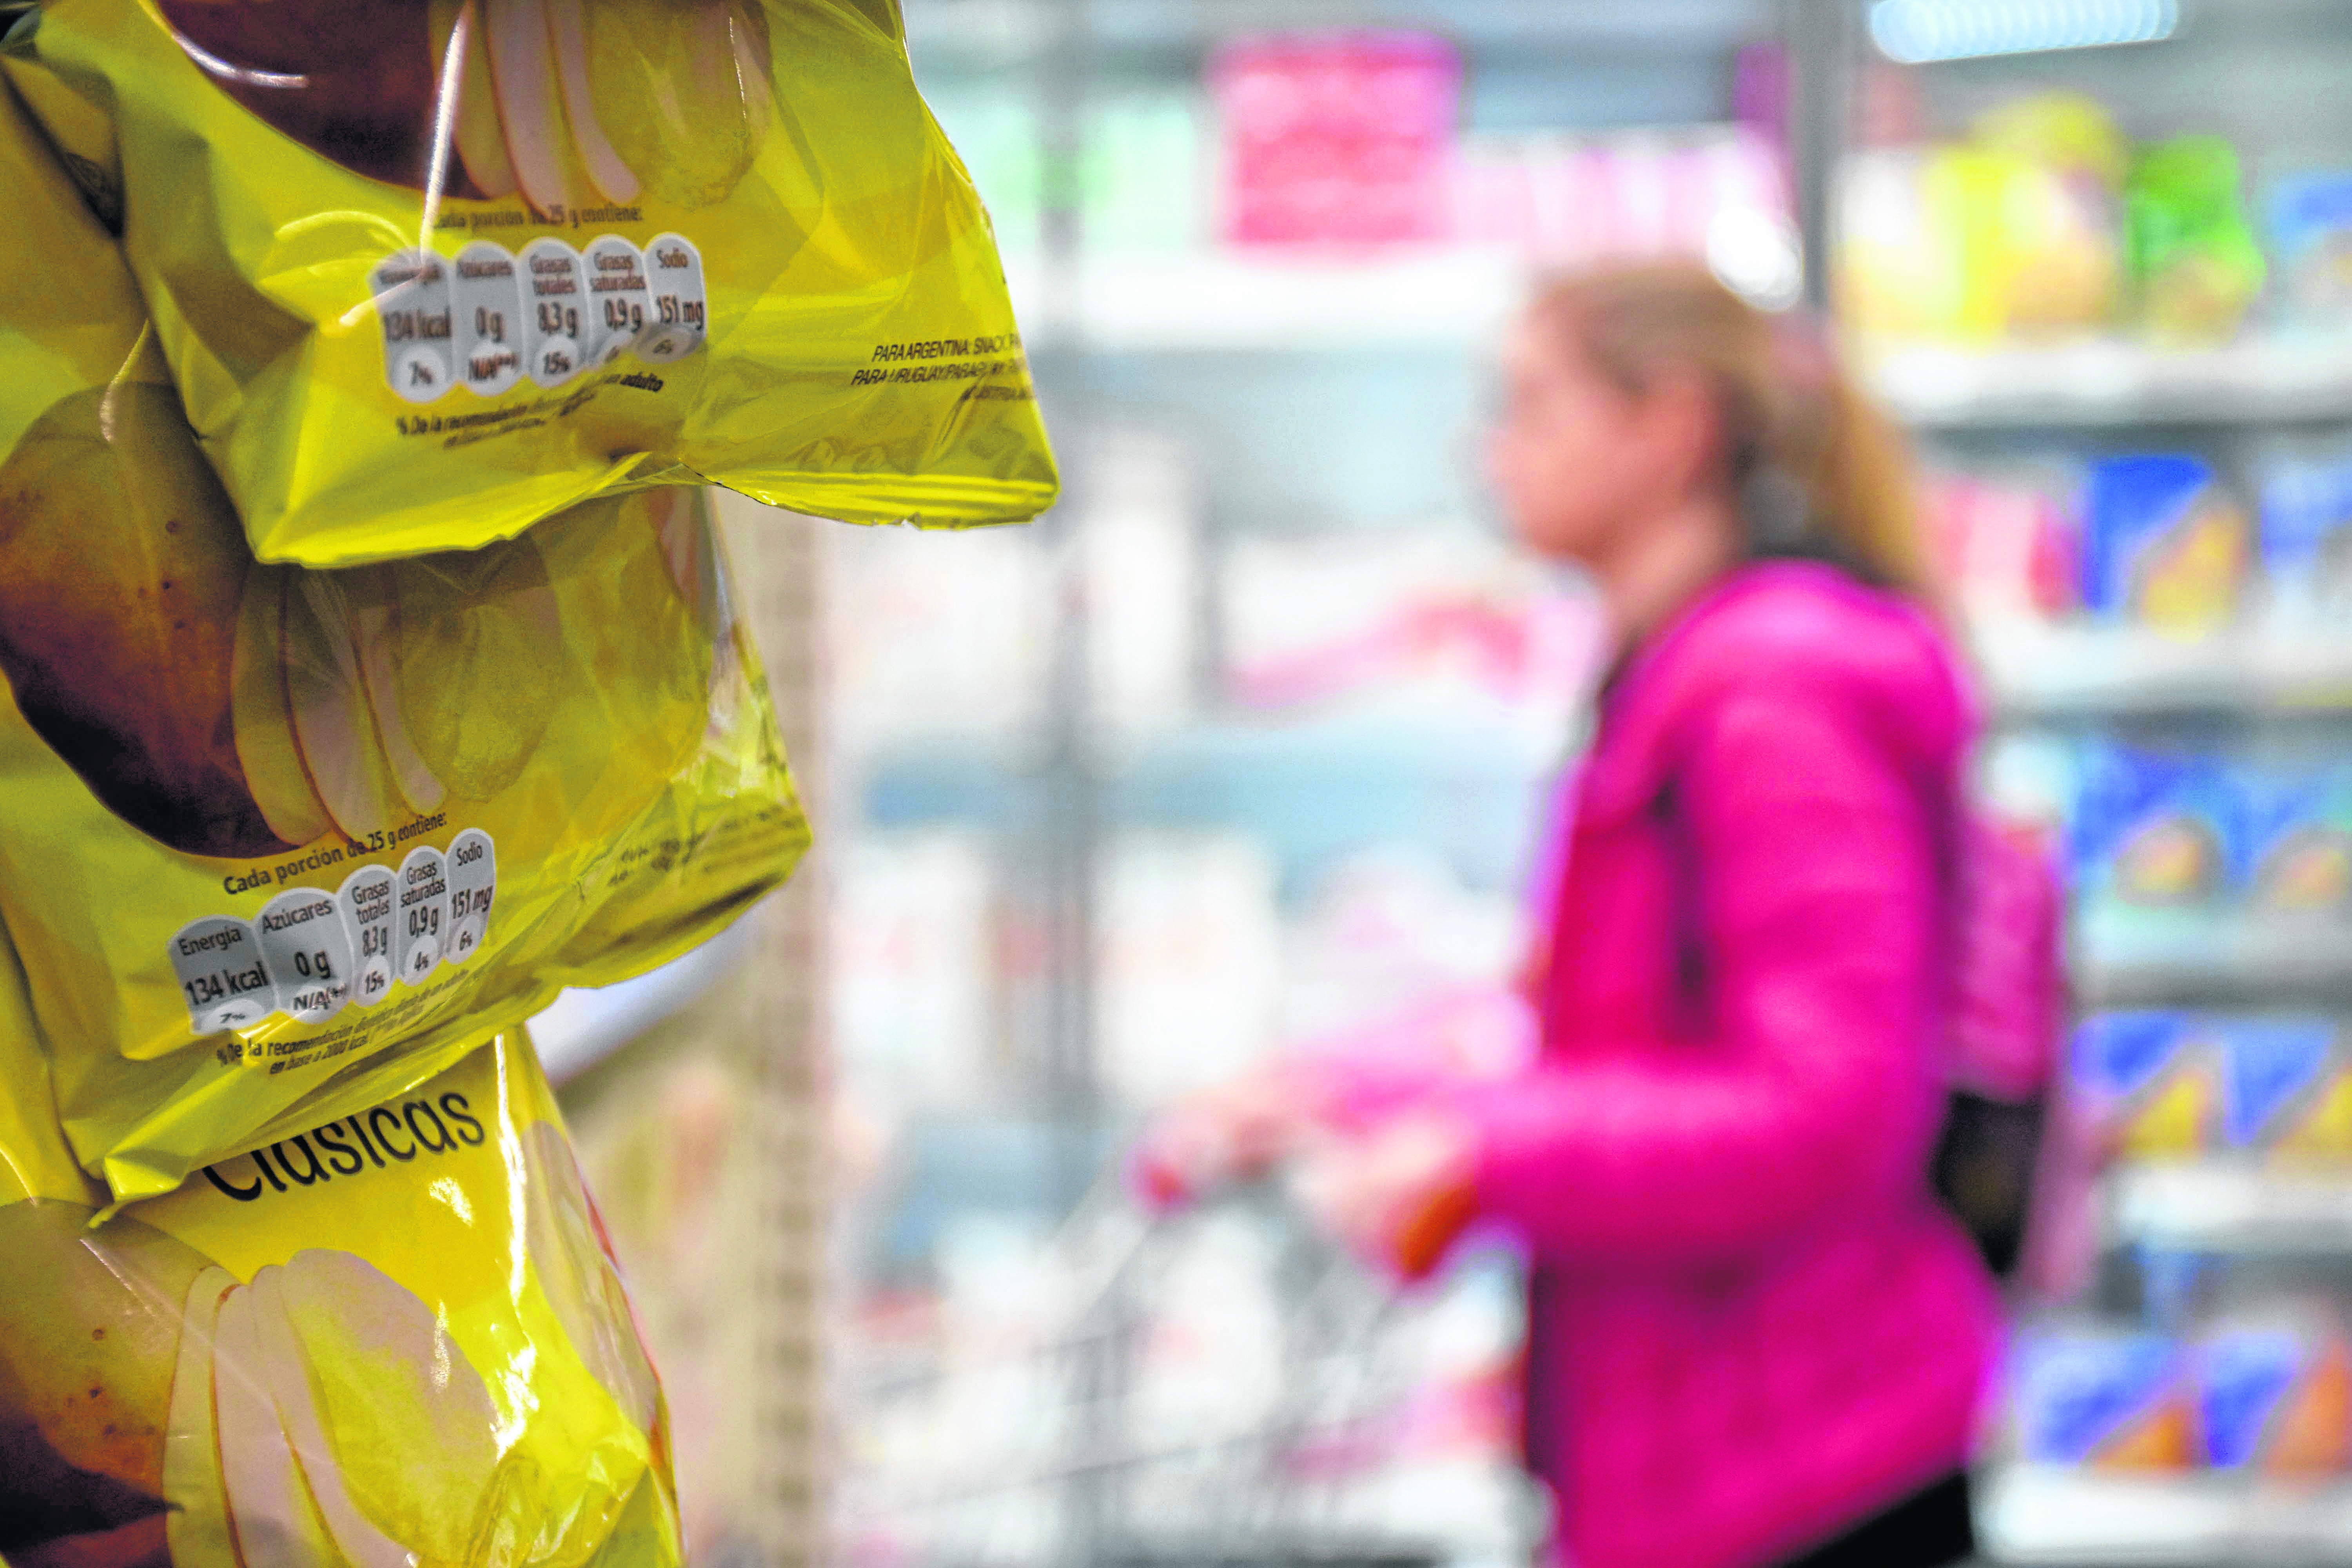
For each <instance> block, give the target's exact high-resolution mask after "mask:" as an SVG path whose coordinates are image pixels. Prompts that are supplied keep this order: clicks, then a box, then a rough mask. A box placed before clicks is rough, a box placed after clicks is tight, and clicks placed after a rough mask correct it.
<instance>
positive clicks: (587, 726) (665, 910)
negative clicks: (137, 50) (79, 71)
mask: <svg viewBox="0 0 2352 1568" xmlns="http://www.w3.org/2000/svg"><path fill="white" fill-rule="evenodd" d="M6 107H7V105H6V103H5V100H0V110H5V109H6ZM12 130H13V131H14V132H15V134H13V135H11V134H9V132H11V131H12ZM31 153H32V149H31V148H30V147H29V145H28V142H27V139H26V130H25V127H24V124H23V121H21V119H14V120H12V119H11V118H10V117H9V116H8V115H7V114H5V112H0V181H4V182H5V184H6V186H7V188H8V189H10V190H11V191H13V192H15V193H16V195H17V198H18V199H17V202H16V207H15V210H14V213H13V215H12V216H13V217H14V219H15V222H16V227H17V233H18V235H19V237H20V243H22V244H24V245H25V246H26V247H27V249H26V254H28V255H39V256H45V257H49V258H56V259H58V260H59V261H60V262H62V263H63V264H65V265H67V266H69V267H71V268H73V269H74V276H75V277H76V278H77V280H78V285H79V286H78V287H77V289H73V290H69V291H66V292H64V293H58V292H57V291H56V290H53V289H46V288H44V287H43V286H42V285H41V283H40V282H39V281H38V280H37V279H29V278H27V277H26V270H25V269H23V268H16V269H11V270H10V271H9V272H7V273H6V274H5V275H0V363H6V364H7V365H8V366H9V371H10V374H8V375H7V376H6V377H5V378H0V450H5V452H6V457H5V460H0V559H5V562H6V563H7V566H6V571H5V574H0V677H5V679H0V800H5V802H6V809H5V811H0V923H5V928H6V930H7V931H8V933H9V934H10V936H11V937H12V939H13V940H14V942H15V944H16V948H17V949H18V951H19V952H21V953H22V955H23V958H24V962H25V964H26V971H27V973H28V974H29V975H30V977H31V987H32V997H33V1006H34V1011H35V1016H36V1024H37V1032H38V1037H39V1039H40V1040H41V1042H42V1044H43V1046H44V1048H45V1051H46V1054H47V1062H48V1070H49V1073H50V1076H51V1079H52V1089H53V1092H54V1096H55V1100H56V1104H57V1108H58V1115H59V1118H60V1120H61V1121H62V1124H63V1127H64V1131H65V1135H66V1137H67V1139H68V1144H69V1146H70V1148H71V1150H72V1152H73V1154H74V1156H75V1159H76V1161H77V1162H78V1163H79V1165H80V1166H81V1168H82V1169H84V1170H86V1171H88V1172H89V1173H91V1174H93V1175H95V1176H98V1177H99V1178H100V1179H101V1180H102V1181H103V1182H104V1183H105V1184H106V1185H107V1186H108V1187H109V1188H110V1190H111V1193H112V1194H113V1195H114V1196H116V1197H118V1198H132V1197H139V1196H142V1195H147V1194H155V1193H160V1192H165V1191H169V1190H170V1189H171V1188H173V1187H174V1186H176V1185H178V1184H179V1182H180V1180H181V1178H182V1177H183V1176H184V1175H185V1174H187V1173H189V1172H191V1171H193V1170H194V1169H196V1168H197V1167H199V1166H202V1165H204V1164H205V1163H209V1162H211V1161H215V1160H217V1159H220V1158H222V1157H224V1156H226V1155H227V1154H229V1153H232V1152H236V1151H238V1150H241V1149H247V1148H250V1147H252V1146H254V1145H256V1144H257V1143H268V1142H273V1141H275V1140H278V1139H280V1138H284V1137H288V1136H290V1135H292V1134H294V1133H297V1132H300V1131H304V1130H305V1129H307V1128H309V1127H313V1126H316V1125H318V1124H319V1123H320V1122H322V1121H330V1120H332V1119H333V1118H335V1117H338V1116H343V1115H348V1114H350V1113H351V1112H352V1111H353V1110H357V1109H359V1108H361V1107H363V1106H366V1105H369V1104H372V1103H373V1102H374V1101H376V1100H380V1099H382V1098H383V1097H384V1096H385V1095H387V1094H390V1093H393V1092H394V1091H396V1090H397V1089H402V1088H404V1087H405V1086H406V1085H408V1084H411V1083H414V1082H415V1081H417V1080H418V1079H421V1078H423V1077H425V1076H427V1075H429V1074H430V1073H432V1072H435V1071H437V1070H439V1069H440V1068H443V1067H446V1066H447V1065H448V1064H449V1063H451V1062H453V1061H455V1060H457V1058H459V1057H461V1056H463V1055H464V1054H465V1053H467V1051H469V1050H471V1049H473V1048H474V1047H476V1046H478V1045H479V1044H480V1043H481V1042H482V1041H483V1040H485V1039H487V1038H488V1037H489V1036H490V1035H491V1034H492V1033H493V1032H495V1031H496V1030H498V1029H499V1028H501V1027H505V1026H511V1025H512V1024H514V1023H516V1022H517V1021H518V1020H520V1019H521V1018H523V1017H526V1016H529V1015H530V1013H532V1012H533V1011H535V1010H536V1009H537V1008H539V1007H540V1006H541V1005H544V1004H545V1003H546V1002H547V1001H548V1000H549V999H550V998H551V996H552V995H553V994H554V993H555V992H556V991H557V990H558V989H560V988H561V987H562V986H563V985H566V984H607V983H610V982H612V981H614V980H618V979H622V978H625V976H627V975H629V974H631V973H637V972H638V971H640V970H643V969H645V968H646V967H649V966H650V965H652V964H654V963H658V962H660V961H662V960H663V959H665V958H667V957H669V956H671V955H673V954H675V953H677V952H682V951H683V950H684V949H685V948H687V947H688V946H690V945H692V944H693V943H694V942H698V941H700V940H702V939H704V938H706V937H708V936H709V935H711V934H713V933H714V932H715V931H717V930H719V928H720V927H721V926H723V925H724V924H725V923H726V922H727V921H730V920H731V919H732V918H733V917H734V916H735V915H736V914H737V913H739V912H740V910H743V909H744V908H745V907H747V906H748V904H749V903H750V902H751V900H753V899H754V898H756V897H757V896H758V895H759V894H761V893H762V892H764V891H766V890H767V889H770V888H772V887H773V886H774V885H776V884H777V883H778V882H780V881H781V880H782V879H783V878H784V876H785V875H786V874H787V873H788V872H789V870H790V869H791V868H792V866H793V863H794V862H795V860H796V859H797V858H798V857H799V855H800V853H801V852H802V850H803V847H805V845H806V843H807V838H808V833H807V826H806V823H805V821H804V819H803V816H802V815H801V811H800V808H799V805H798V804H797V802H796V800H795V798H794V795H793V788H792V784H791V780H790V777H789V774H788V773H787V771H786V768H785V763H784V757H783V752H782V742H781V741H780V740H779V738H778V736H777V733H776V730H775V722H774V717H773V713H772V710H771V708H770V705H769V702H768V700H767V696H766V689H765V686H764V684H763V681H762V679H761V675H760V671H759V668H758V665H757V662H756V659H755V658H754V656H753V653H752V650H751V646H750V643H749V640H748V638H747V637H746V636H745V634H744V631H743V628H742V627H741V626H739V625H738V624H737V621H736V618H735V616H734V614H733V611H732V608H731V606H730V602H729V598H728V587H727V577H726V574H725V571H724V568H723V563H722V561H721V559H720V553H719V542H718V539H717V536H716V533H715V531H714V525H713V521H712V518H711V515H710V509H709V492H708V491H707V490H702V489H683V488H678V487H662V488H658V489H646V490H638V491H633V492H629V493H626V494H623V495H616V496H612V497H607V498H604V499H601V500H593V501H590V502H587V503H585V504H583V505H581V506H578V507H575V508H573V509H572V510H569V511H567V512H565V513H563V514H562V515H561V516H559V517H557V518H554V519H551V520H550V521H547V522H545V523H543V524H541V526H539V527H537V528H534V529H533V530H531V531H530V532H529V533H528V534H526V535H525V536H523V537H522V538H520V539H518V540H512V541H508V542H501V543H497V544H493V545H489V546H487V547H485V548H482V549H480V550H477V551H473V552H442V553H436V554H427V555H422V556H417V557H415V558H412V559H408V560H403V561H396V562H392V563H383V564H378V565H372V566H362V567H352V568H346V569H342V570H339V571H309V570H305V569H302V568H298V567H290V566H277V565H262V564H259V563H256V562H255V561H254V560H253V558H252V557H251V555H250V554H249V553H248V552H247V545H246V542H245V540H244V537H243V535H242V534H241V533H240V531H238V529H237V526H236V519H235V515H234V513H233V512H232V511H231V510H230V509H229V506H228V503H227V500H226V496H224V495H223V494H222V492H221V489H220V487H219V486H218V484H217V483H216V482H215V480H214V479H213V477H212V474H211V472H210V470H209V469H208V468H206V467H205V463H204V461H203V459H202V458H201V457H200V456H199V455H198V453H197V451H196V447H195V444H194V437H193V436H192V435H191V433H190V431H189V429H188V427H187V426H186V424H185V422H184V420H183V419H182V418H181V416H180V412H179V405H178V403H177V400H176V399H175V397H174V396H173V392H172V389H171V387H170V385H169V384H167V383H166V381H165V380H164V378H163V367H162V365H161V363H160V360H159V358H158V356H157V355H156V354H155V353H154V352H153V340H152V334H149V333H148V332H147V331H145V329H144V327H143V326H142V322H141V321H140V319H139V318H138V317H137V315H136V313H135V309H136V307H135V300H134V297H133V296H132V294H131V289H130V285H129V282H128V279H126V278H124V277H123V276H122V275H121V271H120V268H116V269H114V270H113V271H111V272H110V271H109V270H108V267H107V261H108V258H109V257H110V254H111V251H110V247H108V246H107V245H106V243H105V237H104V235H103V234H102V233H101V232H100V231H99V230H98V229H97V227H96V226H95V225H94V224H93V223H92V222H91V220H90V218H89V216H88V214H87V213H86V212H85V211H84V209H83V208H82V206H81V205H80V203H79V200H78V199H77V198H76V197H75V196H74V195H73V194H72V191H71V188H70V187H69V186H68V184H66V183H65V181H64V180H63V179H62V178H61V177H60V176H59V175H58V174H57V173H56V171H55V170H54V169H51V168H48V167H47V166H46V165H45V164H44V163H41V162H40V161H39V160H38V159H37V158H36V157H34V156H32V155H31ZM126 311H128V312H130V313H129V314H126V313H125V312H126Z"/></svg>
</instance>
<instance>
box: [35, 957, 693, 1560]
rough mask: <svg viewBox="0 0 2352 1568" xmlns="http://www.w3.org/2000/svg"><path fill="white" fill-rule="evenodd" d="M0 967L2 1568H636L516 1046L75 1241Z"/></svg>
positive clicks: (623, 1349)
mask: <svg viewBox="0 0 2352 1568" xmlns="http://www.w3.org/2000/svg"><path fill="white" fill-rule="evenodd" d="M25 1005H26V1004H25V996H24V990H23V984H22V975H21V973H20V971H19V970H18V969H17V966H16V962H15V960H14V958H13V956H11V955H10V954H9V953H8V952H7V950H6V948H5V944H4V943H0V1278H5V1279H6V1280H7V1288H6V1289H5V1290H0V1551H5V1552H6V1553H7V1554H8V1559H9V1561H10V1562H12V1563H15V1564H16V1565H17V1568H134V1565H136V1568H157V1565H159V1564H163V1563H169V1564H171V1565H172V1568H281V1565H282V1568H309V1565H311V1564H319V1565H324V1564H330V1563H340V1564H344V1565H347V1568H459V1565H463V1568H491V1565H493V1564H495V1565H498V1568H526V1565H533V1564H548V1565H554V1564H562V1565H565V1568H666V1565H667V1564H673V1563H679V1562H680V1561H681V1560H682V1553H681V1551H680V1546H679V1539H678V1530H677V1508H676V1504H675V1488H674V1486H673V1483H672V1480H671V1477H670V1469H669V1452H668V1443H667V1415H666V1413H665V1410H664V1406H663V1403H662V1397H661V1389H660V1385H659V1384H658V1383H657V1382H656V1379H655V1376H654V1372H653V1368H652V1366H651V1364H650V1363H649V1362H648V1361H647V1360H646V1354H645V1352H644V1349H643V1347H642V1345H641V1344H640V1342H639V1340H638V1336H637V1332H636V1329H635V1323H634V1321H633V1320H632V1317H631V1314H630V1311H629V1307H628V1302H627V1299H626V1297H625V1295H624V1293H623V1289H622V1286H621V1281H620V1278H619V1275H618V1273H617V1271H616V1269H615V1268H614V1263H613V1260H612V1258H611V1255H610V1252H609V1249H608V1247H606V1246H605V1245H604V1238H603V1227H602V1226H601V1224H600V1222H599V1221H598V1220H597V1218H596V1213H595V1209H594V1206H593V1204H592V1203H591V1201H590V1200H589V1198H588V1195H587V1193H586V1191H585V1190H584V1188H583V1185H582V1184H581V1181H580V1174H579V1171H578V1168H577V1166H576V1164H575V1163H574V1162H573V1160H572V1149H571V1144H570V1142H569V1141H568V1139H567V1138H566V1136H565V1134H564V1131H563V1127H562V1120H561V1118H560V1116H559V1115H558V1112H557V1110H556V1108H555V1105H554V1101H553V1100H552V1098H551V1095H550V1094H549V1092H548V1089H547V1085H546V1082H545V1080H544V1079H542V1078H541V1074H540V1070H539V1066H538V1063H537V1060H536V1058H534V1057H533V1056H532V1054H531V1051H530V1046H529V1044H528V1043H527V1042H526V1041H525V1040H524V1039H523V1038H522V1037H520V1035H509V1036H501V1037H499V1038H498V1039H496V1040H495V1041H494V1042H492V1043H491V1044H488V1045H486V1046H484V1047H480V1048H479V1049H477V1050H476V1051H474V1052H472V1053H471V1054H470V1055H468V1056H467V1057H466V1058H464V1059H463V1060H462V1061H460V1062H458V1063H457V1065H456V1066H455V1067H452V1068H448V1069H447V1070H446V1071H445V1072H442V1073H441V1074H439V1075H438V1076H436V1077H434V1078H432V1079H429V1080H426V1081H424V1082H421V1083H419V1084H417V1085H415V1087H413V1088H410V1089H405V1090H404V1091H402V1092H399V1093H395V1094H393V1095H390V1096H387V1097H386V1098H385V1099H383V1100H381V1101H379V1102H377V1103H374V1104H372V1105H367V1106H362V1107H357V1108H354V1109H353V1110H351V1111H349V1112H347V1113H346V1114H344V1115H342V1116H340V1117H336V1118H331V1119H329V1120H327V1121H322V1122H320V1123H317V1124H314V1125H313V1126H311V1127H309V1128H307V1129H305V1130H304V1131H301V1132H299V1133H296V1134H291V1135H289V1136H287V1137H285V1138H282V1139H278V1140H274V1141H272V1142H270V1143H268V1145H265V1146H260V1147H257V1148H255V1149H253V1150H251V1151H249V1152H246V1153H242V1154H238V1155H236V1156H234V1157H231V1158H228V1159H225V1160H222V1161H219V1162H217V1163H213V1164H211V1165H209V1166H207V1167H205V1170H204V1171H203V1172H202V1173H201V1174H199V1175H197V1176H195V1177H194V1178H193V1179H191V1180H190V1181H189V1182H188V1183H187V1184H185V1185H184V1186H183V1187H182V1188H181V1189H180V1190H178V1191H177V1192H174V1193H172V1194H168V1195H166V1196H162V1197H156V1198H152V1199H149V1200H147V1201H146V1202H143V1203H140V1204H136V1205H131V1206H130V1207H129V1208H128V1209H127V1210H124V1211H122V1212H120V1213H117V1214H114V1215H111V1216H110V1217H108V1218H106V1219H105V1220H104V1221H103V1222H102V1223H93V1222H94V1221H96V1220H97V1218H98V1215H100V1213H101V1212H102V1211H101V1210H100V1207H99V1205H100V1204H102V1203H103V1202H104V1201H105V1193H104V1190H103V1189H102V1188H101V1187H99V1186H98V1185H97V1184H94V1183H91V1182H90V1181H89V1179H88V1178H87V1177H86V1176H84V1175H83V1174H82V1173H81V1171H80V1170H79V1166H78V1165H77V1164H76V1163H75V1161H74V1159H73V1158H72V1156H71V1154H70V1153H69V1152H68V1150H67V1149H66V1147H65V1143H64V1140H63V1137H62V1135H61V1133H60V1132H59V1131H58V1127H57V1126H56V1124H55V1122H54V1121H50V1120H48V1119H47V1116H46V1114H45V1112H46V1110H47V1107H46V1106H45V1104H44V1103H43V1102H42V1099H41V1096H40V1093H39V1086H40V1083H41V1075H42V1058H41V1057H40V1054H39V1052H38V1051H37V1050H36V1049H35V1048H33V1046H32V1042H31V1039H30V1037H29V1035H28V1034H27V1033H26V1029H25V1027H24V1026H25V1022H26V1020H25V1016H24V1015H25Z"/></svg>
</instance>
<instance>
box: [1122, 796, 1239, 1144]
mask: <svg viewBox="0 0 2352 1568" xmlns="http://www.w3.org/2000/svg"><path fill="white" fill-rule="evenodd" d="M1097 874H1098V877H1099V890H1098V891H1097V894H1096V900H1097V905H1096V907H1097V911H1098V913H1097V921H1098V923H1099V935H1098V937H1097V958H1096V965H1097V976H1098V977H1097V981H1096V996H1097V1001H1096V1007H1097V1019H1096V1031H1097V1042H1098V1044H1097V1062H1098V1063H1099V1067H1100V1070H1101V1072H1102V1075H1103V1079H1104V1080H1105V1085H1106V1087H1107V1088H1108V1090H1109V1092H1110V1094H1111V1095H1112V1097H1113V1099H1114V1100H1115V1101H1116V1102H1118V1103H1119V1104H1121V1105H1124V1106H1129V1107H1138V1108H1140V1107H1148V1106H1154V1105H1161V1104H1165V1103H1167V1102H1168V1101H1169V1100H1172V1099H1175V1098H1176V1097H1178V1096H1180V1095H1182V1094H1185V1093H1188V1092H1191V1091H1193V1090H1196V1089H1202V1088H1203V1087H1205V1086H1207V1085H1209V1084H1212V1083H1218V1082H1222V1081H1224V1080H1225V1079H1230V1078H1232V1077H1233V1076H1234V1075H1235V1074H1236V1073H1238V1072H1240V1071H1241V1070H1242V1069H1243V1068H1246V1067H1248V1066H1249V1065H1250V1064H1251V1063H1252V1062H1254V1061H1255V1060H1256V1059H1257V1058H1258V1057H1260V1056H1261V1055H1263V1054H1264V1053H1265V1049H1266V1048H1267V1047H1269V1046H1270V1045H1271V1044H1272V1043H1273V1037H1274V1025H1275V1017H1276V1006H1277V1005H1278V995H1279V990H1280V986H1281V983H1282V973H1281V964H1282V924H1281V916H1280V914H1279V912H1278V910H1277V909H1276V902H1275V892H1276V888H1275V867H1274V863H1273V861H1272V859H1271V858H1269V857H1268V856H1267V855H1266V853H1265V850H1264V848H1262V847H1260V846H1259V845H1258V844H1257V843H1256V842H1255V841H1253V840H1252V839H1250V838H1248V837H1243V836H1241V835H1237V834H1230V833H1179V832H1173V831H1169V830H1160V831H1156V832H1155V831H1146V830H1130V831H1129V832H1127V833H1124V834H1121V835H1120V836H1119V837H1117V838H1116V839H1114V840H1113V841H1112V842H1111V843H1110V845H1109V847H1108V853H1107V854H1106V855H1105V856H1104V858H1103V860H1102V864H1101V867H1100V868H1099V871H1098V873H1097Z"/></svg>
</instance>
